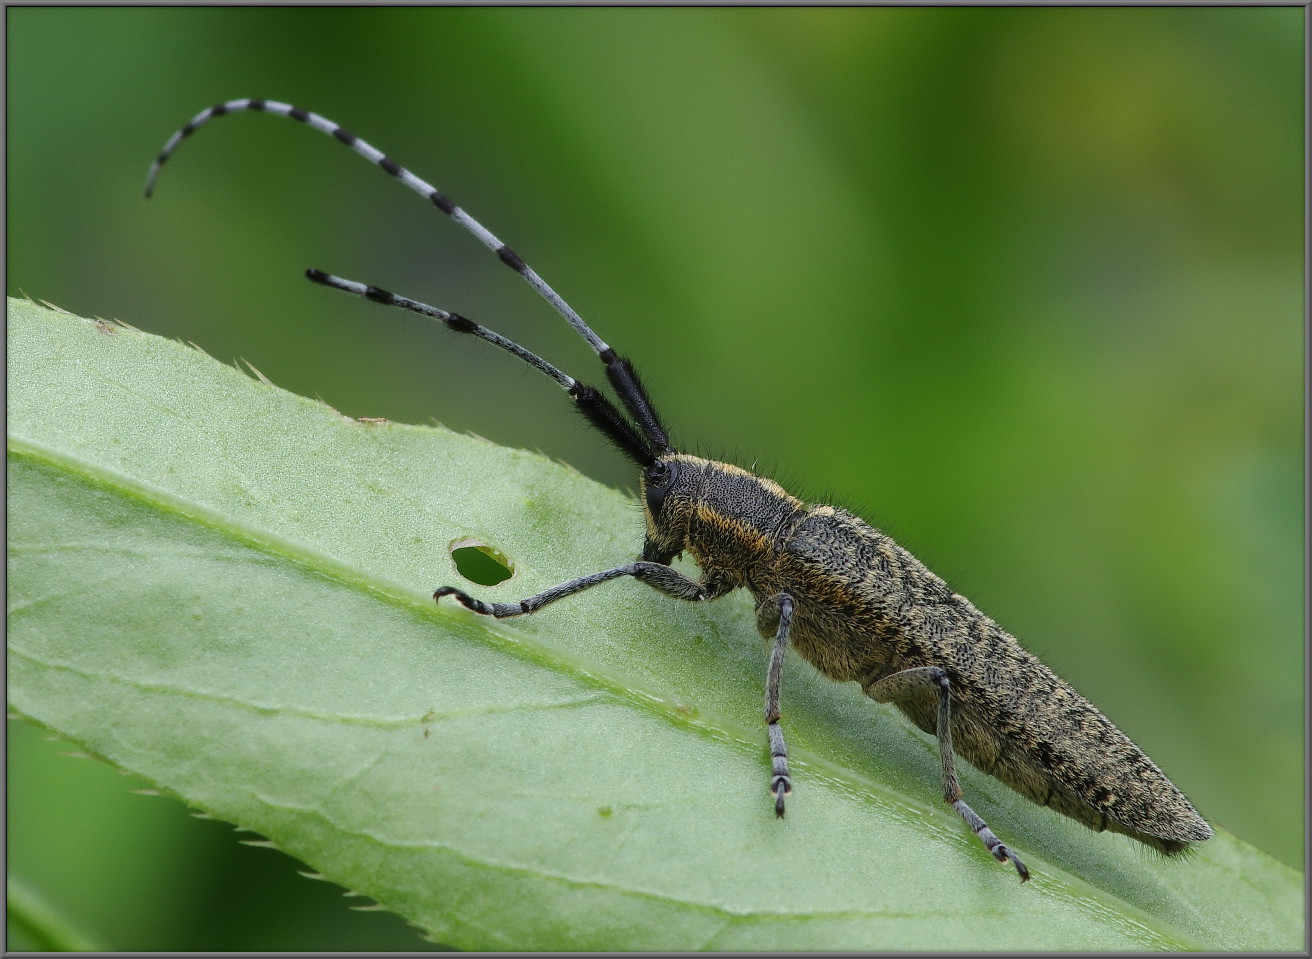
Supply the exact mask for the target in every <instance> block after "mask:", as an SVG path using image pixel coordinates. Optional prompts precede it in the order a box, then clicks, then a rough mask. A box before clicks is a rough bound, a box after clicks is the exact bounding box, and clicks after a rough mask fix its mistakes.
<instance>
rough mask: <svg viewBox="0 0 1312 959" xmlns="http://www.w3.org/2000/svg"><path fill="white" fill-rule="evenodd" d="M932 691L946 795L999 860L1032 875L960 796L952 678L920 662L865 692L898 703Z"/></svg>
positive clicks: (1023, 875)
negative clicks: (953, 740) (954, 742)
mask: <svg viewBox="0 0 1312 959" xmlns="http://www.w3.org/2000/svg"><path fill="white" fill-rule="evenodd" d="M926 690H931V691H933V692H934V693H935V694H936V695H937V696H938V723H937V734H938V752H939V760H940V762H941V763H942V767H943V799H944V800H945V801H947V803H948V804H949V805H951V806H952V808H953V809H955V810H956V811H957V815H959V816H960V817H961V818H962V819H963V820H965V822H966V825H967V826H969V827H970V829H971V832H973V833H974V834H975V835H976V836H978V837H979V841H980V842H982V843H983V844H984V848H985V849H987V850H988V851H989V854H990V855H992V856H993V858H994V859H996V860H997V861H998V862H1007V861H1008V860H1010V861H1011V864H1012V865H1013V866H1015V867H1016V872H1017V874H1018V875H1019V876H1020V881H1021V882H1025V881H1026V880H1027V879H1029V878H1030V871H1029V869H1027V868H1026V867H1025V863H1023V862H1021V860H1020V857H1019V856H1017V855H1016V854H1015V853H1014V852H1013V851H1012V850H1011V847H1010V846H1008V845H1006V844H1005V843H1004V842H1002V840H1000V839H999V838H998V837H997V836H996V835H994V833H993V830H992V829H990V828H989V827H988V824H987V823H985V822H984V820H983V819H981V818H980V816H979V814H978V813H977V812H975V810H973V809H971V808H970V806H969V805H967V803H966V801H965V800H964V799H962V798H961V783H960V782H959V781H958V780H957V768H956V762H955V758H954V757H955V753H954V752H953V749H952V681H951V680H950V679H948V674H947V673H946V672H944V671H943V670H942V669H940V668H939V667H938V666H918V667H915V668H912V669H904V670H902V671H901V672H897V673H894V674H893V675H891V676H885V677H884V678H883V679H879V680H876V681H875V682H873V683H870V684H868V685H867V686H866V687H865V693H866V695H867V696H869V697H870V698H871V699H873V700H874V701H875V702H878V703H896V702H898V701H900V700H906V699H910V698H911V697H913V696H915V695H917V694H920V693H923V692H925V691H926Z"/></svg>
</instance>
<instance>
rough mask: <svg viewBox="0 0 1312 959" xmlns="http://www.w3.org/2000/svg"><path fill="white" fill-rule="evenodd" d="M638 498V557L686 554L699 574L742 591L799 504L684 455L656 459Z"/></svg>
mask: <svg viewBox="0 0 1312 959" xmlns="http://www.w3.org/2000/svg"><path fill="white" fill-rule="evenodd" d="M643 493H644V496H643V500H644V503H643V505H644V508H645V510H646V514H647V546H646V548H645V549H644V551H643V555H644V556H645V557H646V558H647V559H651V560H654V561H657V562H669V560H670V559H671V558H672V557H673V556H675V555H678V554H679V553H682V552H687V553H689V554H690V555H691V556H692V558H693V559H694V560H695V561H696V562H697V565H698V566H700V567H701V568H702V571H703V572H704V573H708V574H709V573H716V574H718V575H721V576H724V577H726V578H728V579H729V580H731V581H733V582H734V583H735V585H746V581H747V578H748V575H749V573H750V571H751V569H752V568H753V567H755V566H757V565H760V564H764V563H769V562H772V561H773V558H774V557H775V556H776V555H777V552H778V547H779V540H780V538H781V536H783V535H784V533H785V532H786V531H787V530H788V529H790V528H791V526H792V524H793V521H794V520H795V518H796V516H797V515H798V513H799V511H800V510H801V509H802V506H803V504H802V502H801V500H799V499H797V498H796V497H793V496H790V495H789V494H788V493H786V492H785V491H784V489H783V488H782V487H781V486H779V484H778V483H776V482H774V481H773V480H769V479H765V478H764V477H760V476H756V475H755V474H753V473H749V472H747V471H746V470H744V469H741V468H739V467H737V466H732V465H730V464H728V463H717V462H715V461H713V460H707V459H702V458H701V457H698V456H690V455H688V454H686V453H673V454H669V455H667V456H664V457H661V458H660V460H658V461H657V463H656V464H655V466H654V467H652V468H651V469H648V470H647V471H646V472H645V473H644V477H643Z"/></svg>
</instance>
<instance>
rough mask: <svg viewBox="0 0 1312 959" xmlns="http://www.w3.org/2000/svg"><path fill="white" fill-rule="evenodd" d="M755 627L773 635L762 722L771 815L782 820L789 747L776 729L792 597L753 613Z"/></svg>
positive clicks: (778, 597)
mask: <svg viewBox="0 0 1312 959" xmlns="http://www.w3.org/2000/svg"><path fill="white" fill-rule="evenodd" d="M756 626H757V629H759V630H760V632H761V635H763V636H769V635H770V632H771V630H772V629H773V631H774V645H773V646H772V647H771V649H770V666H769V669H768V670H767V671H766V674H765V722H766V728H767V729H768V730H769V732H770V765H771V770H770V792H771V793H773V794H774V814H775V815H776V816H779V817H780V818H782V817H783V814H784V800H785V799H786V798H788V796H789V795H790V794H791V793H792V791H793V781H792V780H791V779H790V778H789V776H788V744H787V743H785V742H784V731H783V730H782V729H781V728H780V727H779V717H780V712H779V680H780V679H781V678H782V676H783V671H784V652H785V650H787V649H788V634H789V632H790V631H791V630H792V626H793V597H791V596H789V595H788V594H787V593H776V594H775V595H774V596H771V597H770V598H769V599H767V600H766V601H765V602H763V603H761V605H760V606H758V607H757V610H756Z"/></svg>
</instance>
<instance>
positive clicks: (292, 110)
mask: <svg viewBox="0 0 1312 959" xmlns="http://www.w3.org/2000/svg"><path fill="white" fill-rule="evenodd" d="M248 111H250V112H260V113H272V114H275V115H277V116H284V117H291V118H292V119H293V120H299V121H300V122H302V123H305V124H307V125H309V126H312V127H314V128H315V129H316V130H318V131H320V132H321V133H325V134H327V135H328V136H331V137H333V138H334V139H336V140H338V141H340V142H341V143H344V144H346V145H347V146H349V147H350V148H351V149H352V150H354V151H355V152H356V153H358V154H360V156H362V157H364V158H365V159H366V160H368V161H369V162H370V163H372V164H374V165H375V166H377V167H380V168H381V169H382V170H384V171H385V172H387V173H389V174H390V175H392V176H394V177H396V178H397V179H398V180H400V181H401V182H402V183H403V184H405V185H406V186H407V187H409V188H410V189H411V190H413V191H414V192H416V193H418V194H419V195H420V196H422V197H423V198H424V199H426V200H428V201H429V202H430V203H432V204H433V205H434V206H435V207H437V208H438V209H439V210H441V211H442V212H443V213H445V214H446V215H447V216H449V217H450V218H451V219H453V220H455V221H456V223H458V224H460V226H462V227H464V229H465V230H467V231H468V232H469V233H472V234H473V235H474V237H475V238H477V240H478V241H479V242H480V243H482V244H483V245H484V246H486V247H487V248H488V249H489V250H491V251H492V252H493V253H495V254H496V255H497V257H498V258H499V259H500V260H501V262H502V263H504V264H505V265H506V266H508V267H510V268H511V269H512V270H514V271H515V272H516V273H518V274H519V275H520V276H521V277H523V279H524V281H525V282H526V283H528V285H529V286H531V287H533V289H534V290H536V291H537V293H538V295H539V296H541V297H542V298H543V299H544V300H546V301H547V302H548V303H550V304H551V306H552V307H553V308H554V309H555V310H556V312H557V313H559V314H560V315H561V316H563V317H564V318H565V320H566V321H567V322H568V323H569V325H570V326H572V327H574V329H575V330H576V331H577V332H578V334H579V335H580V336H582V337H583V339H584V340H586V341H587V343H588V345H589V346H590V347H592V350H593V352H595V353H596V354H597V356H598V357H599V358H600V359H601V361H602V362H603V363H604V364H605V365H606V376H607V378H608V379H609V380H610V381H611V384H612V385H613V386H614V387H615V389H616V391H617V392H618V393H619V396H620V399H621V401H623V403H624V406H625V408H626V409H627V410H628V411H629V412H630V413H631V414H632V416H633V417H634V419H636V420H637V421H638V426H639V428H640V429H641V431H642V433H643V434H644V435H645V436H646V438H647V441H648V443H649V445H650V447H651V448H652V449H653V450H656V451H657V452H660V451H665V450H669V449H670V443H669V437H668V434H667V433H666V431H665V428H664V426H662V425H661V422H660V418H659V417H658V416H657V415H656V411H655V410H654V409H653V408H652V405H651V401H650V399H648V397H647V393H646V391H645V390H644V389H643V387H642V385H641V383H639V381H638V378H637V375H636V374H635V373H634V371H633V367H632V366H631V365H630V363H629V362H628V360H626V359H624V358H622V357H620V356H618V355H617V354H616V353H615V351H614V350H613V349H611V347H610V346H609V345H608V344H607V343H606V341H605V340H603V339H602V338H601V337H599V336H598V335H597V334H596V333H594V332H593V331H592V328H591V327H590V326H588V324H587V323H585V322H583V318H582V317H581V316H579V315H578V313H576V312H575V311H574V308H573V307H571V306H570V305H569V304H568V303H566V302H565V300H564V298H563V297H561V295H560V294H559V293H557V292H556V291H555V290H553V289H552V288H551V286H550V285H549V284H548V283H547V281H546V280H544V279H542V277H540V276H539V275H538V274H537V272H536V271H535V270H534V269H533V268H532V267H530V266H529V265H528V264H527V263H525V262H524V261H523V260H522V259H520V257H519V254H517V253H516V252H515V251H514V250H512V249H511V248H510V247H508V246H507V245H506V244H504V243H502V242H501V241H500V240H499V239H497V237H496V236H495V235H494V234H493V233H492V232H491V231H490V230H488V229H487V228H486V227H485V226H483V224H481V223H479V222H478V221H477V220H475V219H474V218H473V217H472V216H470V215H469V214H468V213H466V212H465V211H464V210H463V209H461V208H460V207H459V206H457V205H456V204H455V203H452V202H451V201H450V200H449V199H447V197H446V196H445V195H443V193H442V192H441V191H440V190H438V189H437V188H436V187H435V186H433V185H432V184H431V183H429V182H427V181H426V180H423V179H421V178H420V177H417V176H415V175H414V174H413V173H411V172H410V171H409V170H407V169H406V168H405V167H403V166H402V165H401V164H399V163H397V162H396V161H395V160H392V159H391V158H390V157H388V156H387V155H386V154H385V153H383V152H382V151H381V150H379V149H377V148H375V147H374V146H372V145H370V144H369V143H366V142H365V141H364V140H361V139H360V138H359V137H357V136H356V135H355V134H353V133H351V132H350V131H349V130H347V129H345V128H344V127H342V126H340V125H338V124H336V123H334V122H333V121H332V120H329V119H328V118H327V117H323V116H320V115H319V114H317V113H312V112H311V111H309V110H302V109H301V108H300V107H296V106H293V105H292V104H290V103H281V102H279V101H277V100H261V99H243V100H229V101H227V102H226V103H220V104H217V105H215V106H212V107H208V108H206V109H204V110H202V111H201V112H200V113H198V114H196V115H195V116H194V117H192V118H191V120H189V121H188V122H187V124H186V125H185V126H183V127H182V129H180V130H178V131H177V132H176V133H174V134H173V136H171V137H169V140H168V142H167V143H165V144H164V149H163V150H161V151H160V154H159V156H158V157H156V159H155V162H154V163H152V164H151V166H150V173H149V174H147V176H146V196H147V197H149V196H150V195H151V194H152V193H153V192H154V190H155V181H156V180H157V179H158V178H159V172H160V168H161V167H163V166H164V164H165V163H166V162H167V161H168V159H169V157H170V156H172V155H173V152H174V151H175V150H176V149H177V148H178V146H179V145H180V144H181V143H182V141H183V140H185V139H186V138H187V137H189V136H191V135H192V134H193V133H195V132H196V131H197V130H198V129H200V128H201V127H202V126H204V125H205V124H206V123H208V122H209V121H210V120H213V119H214V118H215V117H220V116H225V115H227V114H229V113H242V112H248Z"/></svg>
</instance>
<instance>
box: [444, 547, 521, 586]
mask: <svg viewBox="0 0 1312 959" xmlns="http://www.w3.org/2000/svg"><path fill="white" fill-rule="evenodd" d="M451 559H452V560H454V561H455V564H456V571H457V572H458V573H459V574H460V575H461V576H463V577H464V578H465V579H467V580H469V581H470V582H471V583H477V584H478V585H479V586H495V585H496V584H497V583H503V582H505V581H506V580H508V579H510V577H512V576H514V575H515V567H514V566H512V565H511V563H510V560H509V559H507V558H506V555H505V554H504V553H502V552H501V550H499V549H497V548H496V547H495V546H489V545H487V543H480V542H479V541H478V540H476V539H460V540H456V541H455V542H454V543H452V544H451Z"/></svg>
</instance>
